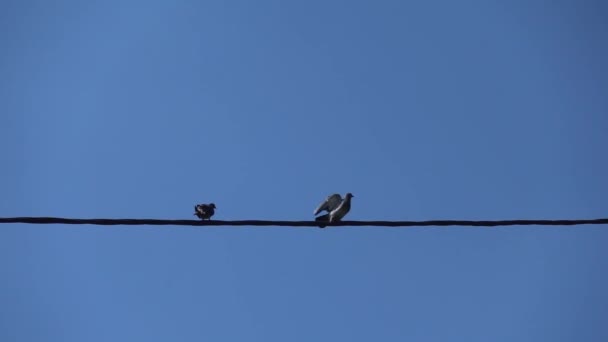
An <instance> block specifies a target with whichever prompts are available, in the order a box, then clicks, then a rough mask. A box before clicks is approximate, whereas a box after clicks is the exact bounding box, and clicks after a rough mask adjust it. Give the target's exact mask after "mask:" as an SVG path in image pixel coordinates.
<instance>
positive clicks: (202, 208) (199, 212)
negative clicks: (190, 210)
mask: <svg viewBox="0 0 608 342" xmlns="http://www.w3.org/2000/svg"><path fill="white" fill-rule="evenodd" d="M213 214H215V204H213V203H209V204H197V205H195V206H194V215H196V216H198V218H200V219H201V220H211V216H213Z"/></svg>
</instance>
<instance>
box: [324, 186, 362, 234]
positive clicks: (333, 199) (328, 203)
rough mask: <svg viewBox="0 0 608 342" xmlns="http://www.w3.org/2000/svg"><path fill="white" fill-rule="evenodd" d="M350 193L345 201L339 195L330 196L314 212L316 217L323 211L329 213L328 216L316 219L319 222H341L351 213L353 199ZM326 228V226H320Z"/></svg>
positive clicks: (345, 197)
mask: <svg viewBox="0 0 608 342" xmlns="http://www.w3.org/2000/svg"><path fill="white" fill-rule="evenodd" d="M353 197H355V196H353V194H351V193H350V192H349V193H347V194H346V195H345V196H344V199H342V197H341V196H340V195H339V194H333V195H330V196H328V197H327V198H326V199H325V201H324V202H323V203H321V204H320V205H319V206H318V207H317V209H316V210H315V211H314V215H318V214H319V213H320V212H322V211H324V210H325V211H327V214H325V215H321V216H318V217H316V218H315V221H317V222H337V221H340V220H341V219H342V218H343V217H344V216H345V215H346V214H348V212H349V211H350V199H351V198H353ZM319 227H321V228H325V225H319Z"/></svg>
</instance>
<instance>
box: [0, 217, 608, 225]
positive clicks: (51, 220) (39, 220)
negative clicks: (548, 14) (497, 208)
mask: <svg viewBox="0 0 608 342" xmlns="http://www.w3.org/2000/svg"><path fill="white" fill-rule="evenodd" d="M0 223H28V224H92V225H101V226H114V225H126V226H140V225H152V226H167V225H169V226H199V227H214V226H239V227H241V226H281V227H319V225H320V224H321V223H320V222H315V221H267V220H240V221H218V220H210V221H200V220H158V219H75V218H62V217H0ZM322 224H323V225H325V226H328V227H344V226H354V227H362V226H369V227H429V226H437V227H445V226H463V227H464V226H471V227H498V226H531V225H535V226H577V225H598V224H608V218H604V219H589V220H587V219H585V220H497V221H468V220H431V221H340V222H334V223H328V222H322Z"/></svg>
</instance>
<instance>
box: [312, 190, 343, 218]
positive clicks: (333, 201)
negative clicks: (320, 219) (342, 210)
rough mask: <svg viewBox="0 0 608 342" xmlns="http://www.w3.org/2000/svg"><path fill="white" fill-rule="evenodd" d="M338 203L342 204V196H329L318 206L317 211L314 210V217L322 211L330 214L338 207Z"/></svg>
mask: <svg viewBox="0 0 608 342" xmlns="http://www.w3.org/2000/svg"><path fill="white" fill-rule="evenodd" d="M340 203H342V196H340V194H333V195H331V196H327V198H326V199H325V201H323V203H321V204H319V206H318V207H317V210H315V212H314V215H318V214H319V213H320V212H322V211H323V210H326V211H327V212H330V211H332V210H334V209H336V208H337V207H338V206H339V205H340Z"/></svg>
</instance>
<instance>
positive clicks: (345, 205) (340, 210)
mask: <svg viewBox="0 0 608 342" xmlns="http://www.w3.org/2000/svg"><path fill="white" fill-rule="evenodd" d="M353 197H355V196H353V194H351V193H350V192H349V193H347V194H346V196H344V200H342V203H340V205H339V206H338V207H337V208H336V209H334V210H332V211H331V212H330V213H329V222H337V221H340V220H341V219H342V218H343V217H344V216H345V215H346V214H348V212H349V211H350V199H351V198H353Z"/></svg>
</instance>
